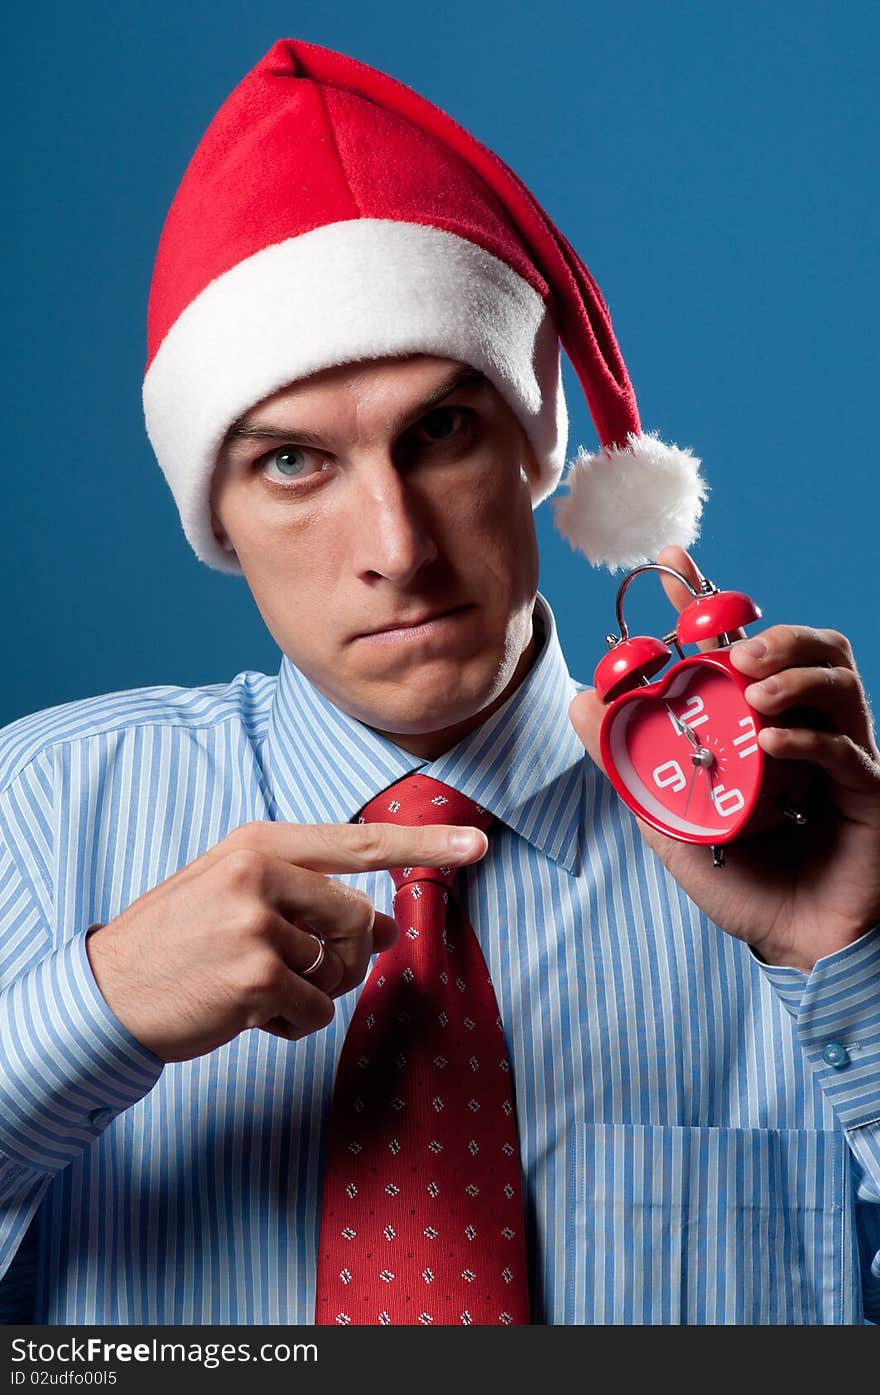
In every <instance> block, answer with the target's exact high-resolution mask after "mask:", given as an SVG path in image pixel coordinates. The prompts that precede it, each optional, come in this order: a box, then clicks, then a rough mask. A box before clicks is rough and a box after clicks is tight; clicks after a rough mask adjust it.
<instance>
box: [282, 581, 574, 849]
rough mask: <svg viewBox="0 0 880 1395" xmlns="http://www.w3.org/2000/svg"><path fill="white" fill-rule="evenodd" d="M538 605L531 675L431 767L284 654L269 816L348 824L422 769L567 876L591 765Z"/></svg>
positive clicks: (567, 681) (549, 624) (544, 610)
mask: <svg viewBox="0 0 880 1395" xmlns="http://www.w3.org/2000/svg"><path fill="white" fill-rule="evenodd" d="M535 608H536V611H537V612H538V614H539V615H540V618H541V620H542V621H543V625H544V630H545V638H544V644H543V647H542V649H541V652H540V654H539V655H538V658H537V660H536V661H535V663H534V665H533V666H532V669H531V671H530V672H529V673H528V675H527V676H526V678H525V679H524V681H523V682H522V683H521V684H520V685H519V687H518V688H517V689H516V691H515V692H514V693H513V694H512V695H511V697H509V698H508V700H507V702H505V703H504V704H503V705H502V706H501V707H499V708H498V709H497V710H496V711H495V712H493V713H492V715H491V716H490V717H488V718H487V720H486V721H485V722H483V724H482V725H481V726H478V727H476V728H474V730H473V731H471V732H469V733H468V735H467V736H465V737H464V738H463V739H462V740H461V741H459V742H457V743H456V745H455V746H452V747H450V749H449V750H448V751H445V752H444V753H443V754H442V755H441V756H438V757H437V759H436V760H433V761H427V760H424V759H422V758H421V757H419V756H414V755H412V754H411V753H410V752H409V751H404V750H403V749H402V748H401V747H400V746H397V745H395V744H394V742H392V741H389V740H388V739H387V737H384V736H380V735H379V733H378V732H376V731H374V730H373V728H372V727H368V726H366V725H365V724H364V723H363V722H360V721H358V720H357V718H355V717H352V716H350V715H349V714H348V713H347V712H343V711H342V710H341V709H340V708H338V707H336V706H335V705H334V704H333V703H332V702H331V701H330V699H329V698H327V697H325V696H324V694H323V693H321V692H320V691H319V690H318V689H317V688H316V687H315V686H314V685H313V684H312V683H311V682H310V681H309V679H308V678H306V677H305V675H304V674H303V673H301V672H300V671H299V669H297V668H296V667H295V666H294V665H293V664H292V663H291V661H290V660H289V659H288V658H287V656H286V655H285V656H284V657H283V659H282V663H281V669H280V671H279V674H278V682H277V684H276V687H275V693H274V696H273V700H272V708H271V712H270V715H269V726H268V732H267V737H266V745H265V749H264V766H265V771H266V777H267V780H268V783H269V793H270V799H273V800H274V805H275V812H274V814H273V817H275V818H281V819H287V820H290V821H291V822H293V823H348V822H349V821H350V820H351V819H352V818H354V817H355V815H356V814H357V813H359V811H360V810H361V809H362V808H363V806H364V804H366V803H367V801H368V800H369V799H372V798H374V797H375V795H377V794H380V793H381V792H382V790H384V789H387V787H388V786H389V785H391V784H393V783H394V782H395V781H396V780H399V779H401V778H402V777H403V776H404V775H408V774H410V773H411V772H412V771H414V770H420V771H422V772H424V774H426V775H431V776H433V778H434V779H435V780H445V781H446V783H447V784H450V785H452V786H453V787H454V788H455V789H457V790H460V791H461V793H462V794H466V795H467V796H468V797H469V798H471V799H473V800H474V801H475V803H477V804H481V805H482V806H483V808H484V809H489V810H490V811H491V812H492V813H493V814H494V815H495V816H496V818H498V819H500V820H501V821H502V822H503V823H505V824H507V825H508V826H509V827H510V828H512V829H513V830H514V831H515V832H516V833H518V834H519V835H520V836H521V837H522V838H525V839H527V841H528V842H529V843H531V844H532V846H533V847H535V848H537V849H538V850H539V851H540V852H542V853H544V854H545V855H546V856H547V857H549V858H552V859H553V860H554V861H555V862H557V863H559V864H560V865H561V866H563V867H565V868H566V869H567V870H568V871H569V872H572V873H574V872H576V870H577V867H578V862H579V834H580V830H581V828H582V826H583V805H584V778H585V774H586V773H587V771H588V770H591V769H592V766H591V763H590V760H589V757H588V756H586V754H585V752H584V748H583V745H582V743H581V741H580V738H579V737H578V735H577V733H576V732H575V730H574V728H573V726H572V725H571V721H570V719H569V716H568V705H569V703H570V702H571V700H572V698H573V697H574V695H575V693H577V692H578V691H579V687H578V685H577V684H575V683H574V681H573V680H572V678H571V677H570V675H569V673H568V667H567V665H566V662H565V659H564V657H563V654H562V649H561V647H560V644H559V637H558V634H557V628H556V619H555V617H554V615H553V612H552V610H551V609H550V606H549V604H548V602H547V601H546V599H545V598H544V597H543V596H542V595H541V593H540V592H538V594H537V597H536V601H535Z"/></svg>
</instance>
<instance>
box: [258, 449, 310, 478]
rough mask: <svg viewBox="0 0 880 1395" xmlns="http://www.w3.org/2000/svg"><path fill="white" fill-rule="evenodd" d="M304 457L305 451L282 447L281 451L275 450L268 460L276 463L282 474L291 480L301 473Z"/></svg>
mask: <svg viewBox="0 0 880 1395" xmlns="http://www.w3.org/2000/svg"><path fill="white" fill-rule="evenodd" d="M304 455H305V451H302V450H300V449H299V448H298V447H297V446H281V448H280V449H279V450H273V451H272V452H271V453H270V454H269V455H268V456H266V459H267V460H272V461H274V462H275V463H276V464H277V466H278V469H279V470H280V472H281V474H282V475H286V476H287V477H288V479H291V478H295V477H296V475H298V474H299V473H300V472H301V470H302V468H303V467H302V457H303V456H304Z"/></svg>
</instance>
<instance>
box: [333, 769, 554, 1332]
mask: <svg viewBox="0 0 880 1395" xmlns="http://www.w3.org/2000/svg"><path fill="white" fill-rule="evenodd" d="M358 821H359V822H363V823H373V822H381V823H399V824H420V823H448V824H468V825H473V826H475V827H478V828H482V829H484V830H488V828H489V827H490V826H491V824H492V822H493V815H492V814H490V813H488V812H487V811H486V810H485V809H483V808H482V807H481V806H480V805H479V804H475V803H474V802H473V801H472V800H470V799H468V798H467V797H466V796H465V795H462V794H459V793H458V792H457V791H456V790H454V789H452V788H451V787H450V786H449V785H446V784H443V783H441V782H440V781H438V780H434V779H432V778H431V777H430V776H427V775H418V774H416V775H408V776H407V777H406V778H405V779H403V780H400V781H398V783H397V784H395V785H392V786H391V787H390V788H389V789H387V790H384V791H383V792H382V794H380V795H378V796H377V797H376V798H375V799H372V800H370V802H369V803H368V804H366V805H365V806H364V808H363V810H362V812H361V816H360V818H359V820H358ZM457 871H458V869H457V868H455V867H442V868H435V867H403V868H394V869H393V870H392V871H391V876H392V877H393V878H394V883H395V886H396V888H397V891H396V894H395V897H394V916H395V919H396V921H397V923H398V925H399V926H400V932H401V933H400V939H399V940H398V942H397V944H396V945H395V946H394V948H393V949H390V950H386V951H385V953H384V954H380V955H379V956H378V958H377V959H376V962H375V964H374V966H373V971H372V973H371V974H370V977H369V979H368V980H367V982H366V984H365V985H364V988H363V991H362V993H361V996H360V998H359V999H358V1003H357V1007H356V1008H355V1012H354V1016H353V1017H352V1021H351V1025H350V1026H349V1029H348V1033H347V1035H346V1038H345V1043H344V1045H343V1048H342V1054H341V1056H340V1060H339V1066H338V1069H337V1072H336V1083H335V1086H334V1091H333V1102H332V1106H331V1112H330V1120H329V1124H328V1131H327V1139H326V1149H325V1162H324V1190H323V1197H322V1209H321V1229H320V1236H319V1243H318V1274H317V1299H316V1308H315V1322H316V1323H320V1324H325V1325H326V1324H330V1323H341V1324H348V1323H352V1324H369V1325H375V1324H376V1323H379V1324H386V1325H387V1324H395V1323H404V1324H409V1325H414V1324H417V1323H421V1324H423V1325H426V1326H427V1325H430V1324H436V1325H442V1324H447V1325H448V1324H455V1325H459V1324H461V1323H464V1324H466V1325H467V1324H469V1323H475V1324H498V1323H528V1322H529V1299H528V1276H527V1268H526V1247H525V1234H524V1231H525V1227H524V1223H523V1204H522V1193H521V1181H520V1161H519V1143H518V1139H517V1130H516V1111H515V1108H514V1097H513V1081H512V1075H511V1070H510V1061H509V1059H508V1055H507V1048H506V1044H505V1040H504V1033H503V1030H502V1025H501V1018H500V1016H499V1015H498V1004H497V1001H496V999H495V991H494V989H493V987H492V983H491V980H490V978H489V974H488V971H487V969H486V963H485V960H484V959H483V955H482V951H481V950H480V946H479V944H478V943H477V938H476V936H475V935H474V932H473V930H472V928H471V926H470V925H469V924H468V921H467V918H466V916H465V914H464V912H463V910H462V909H461V907H460V906H459V905H458V903H457V901H456V898H455V896H454V894H451V888H452V887H453V886H454V884H455V879H456V875H457Z"/></svg>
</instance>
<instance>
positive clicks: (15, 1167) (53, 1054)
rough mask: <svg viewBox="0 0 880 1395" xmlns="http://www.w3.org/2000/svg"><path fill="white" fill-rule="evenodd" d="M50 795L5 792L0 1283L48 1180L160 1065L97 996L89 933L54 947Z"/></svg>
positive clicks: (142, 1089) (19, 787)
mask: <svg viewBox="0 0 880 1395" xmlns="http://www.w3.org/2000/svg"><path fill="white" fill-rule="evenodd" d="M45 794H46V785H45V779H44V777H43V776H40V775H39V774H37V772H31V774H30V776H29V775H28V774H27V773H25V774H23V775H22V776H21V777H19V778H18V779H17V780H16V781H15V782H14V783H13V784H12V785H10V786H9V787H8V788H7V789H6V790H4V791H3V792H2V794H0V1277H2V1275H3V1274H4V1273H6V1271H7V1269H8V1268H9V1266H10V1264H11V1263H12V1260H13V1258H14V1257H15V1255H16V1253H17V1251H18V1248H19V1246H20V1244H21V1243H22V1241H23V1239H24V1237H25V1235H26V1233H27V1230H28V1227H29V1225H30V1221H31V1219H32V1217H33V1215H34V1213H35V1211H36V1210H37V1207H38V1206H39V1203H40V1199H41V1197H42V1194H43V1192H44V1191H45V1189H46V1187H47V1185H48V1183H49V1181H50V1179H51V1177H52V1175H53V1174H54V1173H55V1172H57V1171H59V1170H60V1169H61V1168H63V1167H66V1166H67V1164H68V1163H69V1162H71V1161H72V1159H73V1158H75V1157H76V1156H77V1155H78V1154H79V1153H80V1152H81V1151H82V1150H83V1149H85V1148H87V1147H88V1146H89V1145H90V1144H91V1143H92V1142H94V1140H95V1139H96V1138H97V1137H98V1135H99V1134H100V1133H101V1132H102V1130H103V1129H105V1128H106V1127H107V1125H108V1124H109V1123H110V1121H111V1120H112V1119H113V1118H114V1117H115V1116H116V1115H117V1114H118V1113H120V1112H121V1111H122V1110H124V1109H126V1108H128V1107H129V1106H131V1105H132V1104H134V1103H136V1102H137V1101H138V1100H139V1099H141V1098H143V1096H144V1095H145V1094H147V1093H148V1091H149V1090H151V1089H152V1087H153V1086H154V1085H155V1083H156V1081H157V1080H158V1078H159V1076H160V1075H161V1073H162V1069H163V1065H164V1063H163V1062H162V1061H161V1059H160V1058H159V1057H157V1056H155V1055H154V1054H153V1053H152V1052H151V1051H149V1050H148V1049H147V1048H146V1047H144V1046H143V1045H142V1044H141V1043H140V1042H139V1041H138V1040H137V1039H136V1038H135V1037H134V1036H132V1034H131V1033H130V1032H129V1031H128V1030H127V1029H126V1028H125V1027H124V1026H123V1024H122V1023H121V1022H120V1021H119V1020H118V1019H117V1018H116V1016H115V1015H114V1014H113V1012H112V1011H111V1010H110V1007H109V1005H108V1004H107V1002H106V1000H105V999H104V997H103V995H102V994H101V991H100V989H99V987H98V984H97V982H96V980H95V977H94V974H93V973H92V969H91V964H90V962H89V958H88V954H87V953H86V939H87V936H88V934H89V931H90V930H91V929H93V928H94V927H93V926H87V927H82V928H79V929H75V930H74V931H73V933H72V934H71V935H70V936H69V937H67V938H64V939H63V940H62V942H61V943H60V944H58V945H57V946H56V945H54V944H53V934H52V925H51V919H50V918H49V915H48V914H47V911H48V905H47V900H50V898H51V887H48V886H47V875H48V874H47V869H48V867H49V866H50V865H51V854H50V849H49V847H48V846H47V837H48V833H47V830H49V829H50V828H51V819H50V818H49V817H48V812H49V811H47V810H46V808H45V807H44V806H45Z"/></svg>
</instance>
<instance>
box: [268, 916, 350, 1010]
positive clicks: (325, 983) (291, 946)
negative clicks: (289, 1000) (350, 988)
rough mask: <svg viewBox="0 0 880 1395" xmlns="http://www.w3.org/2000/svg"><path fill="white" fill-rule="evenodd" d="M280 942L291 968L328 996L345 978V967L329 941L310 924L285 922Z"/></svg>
mask: <svg viewBox="0 0 880 1395" xmlns="http://www.w3.org/2000/svg"><path fill="white" fill-rule="evenodd" d="M280 945H281V951H282V953H283V955H284V959H285V962H286V964H287V966H288V968H290V969H293V971H294V973H297V974H299V975H300V976H301V977H302V978H304V979H307V980H308V982H309V983H313V984H314V985H315V987H316V988H320V990H321V992H322V993H326V994H327V996H328V997H330V996H332V995H333V994H334V993H335V992H336V990H337V989H338V988H339V986H340V984H341V983H342V981H343V979H344V978H345V973H346V969H345V964H344V963H343V961H342V959H341V958H340V956H339V955H338V954H337V952H336V950H335V948H334V946H333V945H332V943H331V942H330V941H328V940H325V939H324V938H323V936H321V935H316V934H314V933H313V931H312V928H311V926H309V925H303V926H294V927H287V926H286V925H285V927H284V930H283V931H282V933H281V937H280Z"/></svg>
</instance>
